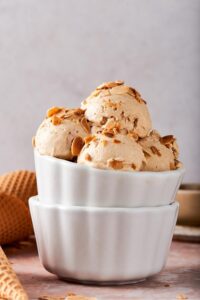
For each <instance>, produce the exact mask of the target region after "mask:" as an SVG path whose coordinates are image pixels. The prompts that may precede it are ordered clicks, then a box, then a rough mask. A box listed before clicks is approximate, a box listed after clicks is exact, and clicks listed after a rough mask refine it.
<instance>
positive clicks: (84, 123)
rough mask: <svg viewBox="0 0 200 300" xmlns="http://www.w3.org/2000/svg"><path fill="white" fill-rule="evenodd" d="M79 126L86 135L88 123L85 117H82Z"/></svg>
mask: <svg viewBox="0 0 200 300" xmlns="http://www.w3.org/2000/svg"><path fill="white" fill-rule="evenodd" d="M81 126H82V127H83V129H84V130H85V131H86V132H87V133H90V126H89V124H88V121H87V119H86V118H85V117H83V118H82V119H81Z"/></svg>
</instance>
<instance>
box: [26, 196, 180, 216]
mask: <svg viewBox="0 0 200 300" xmlns="http://www.w3.org/2000/svg"><path fill="white" fill-rule="evenodd" d="M29 205H30V206H32V205H33V206H39V207H43V208H45V209H48V210H49V209H50V210H54V209H56V210H59V211H65V212H83V213H90V212H93V213H95V212H96V213H98V212H100V213H103V212H105V213H115V212H116V213H121V212H123V213H127V214H130V213H141V212H156V213H160V212H161V211H163V210H164V211H165V210H169V209H173V208H174V209H175V208H178V207H179V202H178V201H175V202H173V203H170V204H168V205H163V206H143V207H100V206H72V205H70V206H65V205H62V204H57V203H55V204H48V203H44V202H41V201H40V199H39V196H38V195H36V196H32V197H30V198H29Z"/></svg>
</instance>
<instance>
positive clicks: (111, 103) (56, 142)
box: [34, 81, 181, 171]
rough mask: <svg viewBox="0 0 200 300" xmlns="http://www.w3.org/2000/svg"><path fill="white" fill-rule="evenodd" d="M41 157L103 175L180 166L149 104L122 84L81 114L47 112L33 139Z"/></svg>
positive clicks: (109, 86)
mask: <svg viewBox="0 0 200 300" xmlns="http://www.w3.org/2000/svg"><path fill="white" fill-rule="evenodd" d="M34 146H35V148H36V149H37V150H38V152H39V153H40V154H42V155H50V156H55V157H57V158H62V159H66V160H73V161H76V158H77V162H78V163H80V164H85V165H89V166H92V167H95V168H100V169H113V170H123V171H167V170H175V169H177V168H179V167H180V166H181V164H180V162H179V161H178V156H179V149H178V145H177V143H176V139H175V138H174V136H173V135H168V136H165V137H161V136H160V134H159V133H158V132H157V131H155V130H153V131H152V123H151V118H150V114H149V111H148V108H147V105H146V102H145V101H144V100H143V99H142V97H141V95H140V94H139V93H138V92H137V91H136V90H135V89H134V88H131V87H129V86H126V85H124V82H123V81H115V82H106V83H103V84H102V85H100V86H98V87H97V88H96V90H95V91H94V92H92V94H91V95H90V96H89V97H88V98H87V99H85V100H84V101H82V103H81V108H77V109H66V108H63V107H53V108H51V109H49V110H48V112H47V117H46V119H45V120H44V121H43V122H42V124H41V125H40V127H39V128H38V130H37V133H36V136H35V138H34Z"/></svg>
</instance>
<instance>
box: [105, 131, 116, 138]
mask: <svg viewBox="0 0 200 300" xmlns="http://www.w3.org/2000/svg"><path fill="white" fill-rule="evenodd" d="M103 134H104V135H105V136H107V137H109V138H113V137H114V133H113V132H110V131H105V130H104V131H103Z"/></svg>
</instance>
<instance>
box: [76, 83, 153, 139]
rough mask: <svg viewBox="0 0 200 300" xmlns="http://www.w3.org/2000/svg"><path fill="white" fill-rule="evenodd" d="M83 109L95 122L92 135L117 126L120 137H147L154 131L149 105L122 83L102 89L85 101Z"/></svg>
mask: <svg viewBox="0 0 200 300" xmlns="http://www.w3.org/2000/svg"><path fill="white" fill-rule="evenodd" d="M81 107H82V109H85V116H86V118H87V119H88V120H89V121H91V122H93V128H92V132H93V133H97V132H101V130H103V129H110V128H111V127H112V126H114V127H115V128H118V132H119V133H122V134H126V133H128V132H131V133H135V134H137V135H138V136H139V137H145V136H146V135H148V134H149V132H150V130H151V129H152V124H151V118H150V114H149V111H148V109H147V105H146V102H145V101H144V100H143V99H142V98H141V95H140V94H139V93H138V92H137V91H136V90H135V89H133V88H131V87H129V86H126V85H124V82H123V81H115V82H107V83H104V84H102V85H100V86H99V87H97V88H96V90H95V91H94V92H93V93H92V94H91V95H90V96H89V97H88V98H87V99H85V100H84V101H82V104H81Z"/></svg>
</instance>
